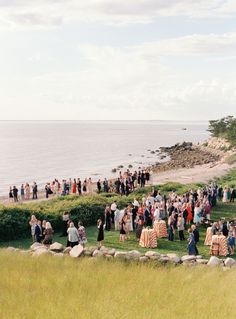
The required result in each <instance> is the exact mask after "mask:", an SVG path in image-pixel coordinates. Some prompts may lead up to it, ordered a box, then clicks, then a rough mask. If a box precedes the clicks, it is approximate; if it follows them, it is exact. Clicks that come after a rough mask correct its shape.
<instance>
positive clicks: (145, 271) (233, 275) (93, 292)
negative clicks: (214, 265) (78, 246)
mask: <svg viewBox="0 0 236 319" xmlns="http://www.w3.org/2000/svg"><path fill="white" fill-rule="evenodd" d="M0 264H1V276H0V289H1V293H0V318H4V319H5V318H6V319H19V318H21V319H22V318H24V319H32V318H35V319H37V318H44V319H49V318H50V319H53V318H60V319H70V318H83V319H87V318H92V319H93V318H103V319H106V318H137V319H138V318H144V319H152V318H154V319H159V318H161V319H165V318H168V319H171V318H186V319H187V318H191V319H194V318H201V319H205V318H206V319H209V318H214V319H217V318H235V316H236V308H235V307H233V303H234V301H235V296H234V292H233V287H234V286H235V284H236V269H232V270H229V271H227V272H223V271H222V269H221V268H220V269H209V268H202V267H196V268H194V269H193V268H188V269H186V268H185V267H170V268H166V267H163V268H157V266H154V265H142V264H130V263H128V264H127V263H119V262H115V261H112V262H111V261H104V260H97V261H96V260H92V259H82V260H78V259H76V260H74V259H71V258H69V257H64V258H55V257H51V256H44V257H41V258H33V257H29V256H22V255H20V254H17V253H9V252H5V251H0Z"/></svg>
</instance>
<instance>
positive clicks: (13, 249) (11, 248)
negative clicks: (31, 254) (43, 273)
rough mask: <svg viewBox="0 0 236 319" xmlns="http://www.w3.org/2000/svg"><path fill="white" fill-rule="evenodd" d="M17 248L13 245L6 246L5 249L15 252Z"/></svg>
mask: <svg viewBox="0 0 236 319" xmlns="http://www.w3.org/2000/svg"><path fill="white" fill-rule="evenodd" d="M19 250H20V249H19V248H15V247H7V251H10V252H16V251H19Z"/></svg>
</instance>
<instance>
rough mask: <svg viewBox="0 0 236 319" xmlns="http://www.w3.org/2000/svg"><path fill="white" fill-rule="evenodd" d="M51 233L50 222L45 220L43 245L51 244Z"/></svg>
mask: <svg viewBox="0 0 236 319" xmlns="http://www.w3.org/2000/svg"><path fill="white" fill-rule="evenodd" d="M52 235H53V229H52V226H51V223H50V222H46V225H45V237H44V240H43V244H44V245H51V244H52Z"/></svg>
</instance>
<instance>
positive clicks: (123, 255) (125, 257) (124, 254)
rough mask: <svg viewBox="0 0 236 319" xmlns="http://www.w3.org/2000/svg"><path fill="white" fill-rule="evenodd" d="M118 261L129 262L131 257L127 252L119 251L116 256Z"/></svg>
mask: <svg viewBox="0 0 236 319" xmlns="http://www.w3.org/2000/svg"><path fill="white" fill-rule="evenodd" d="M114 257H115V258H116V259H122V260H129V259H130V256H129V255H128V253H127V252H125V251H117V252H116V253H115V255H114Z"/></svg>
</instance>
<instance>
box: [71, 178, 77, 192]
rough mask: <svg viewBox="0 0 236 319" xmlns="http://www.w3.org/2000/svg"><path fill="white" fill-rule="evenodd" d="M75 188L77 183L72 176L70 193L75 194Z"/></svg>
mask: <svg viewBox="0 0 236 319" xmlns="http://www.w3.org/2000/svg"><path fill="white" fill-rule="evenodd" d="M76 188H77V183H76V179H75V178H74V181H73V183H72V194H76Z"/></svg>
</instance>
